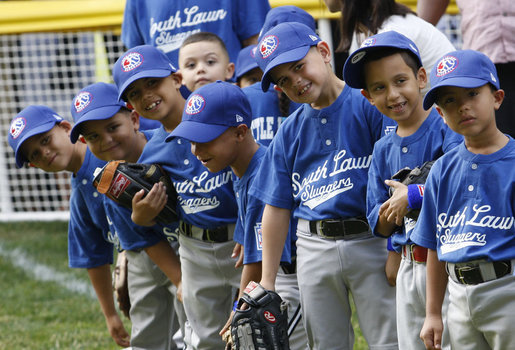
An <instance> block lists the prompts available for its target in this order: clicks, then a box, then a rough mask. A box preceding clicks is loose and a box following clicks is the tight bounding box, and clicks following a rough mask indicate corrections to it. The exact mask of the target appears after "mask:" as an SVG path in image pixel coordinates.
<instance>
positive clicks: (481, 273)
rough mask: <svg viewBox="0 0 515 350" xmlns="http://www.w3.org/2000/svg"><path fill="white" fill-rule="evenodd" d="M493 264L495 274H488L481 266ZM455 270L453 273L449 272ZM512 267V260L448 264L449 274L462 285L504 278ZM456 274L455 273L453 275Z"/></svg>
mask: <svg viewBox="0 0 515 350" xmlns="http://www.w3.org/2000/svg"><path fill="white" fill-rule="evenodd" d="M486 264H491V267H493V273H492V274H487V273H486V272H485V271H486V269H485V268H484V267H483V269H482V266H481V265H483V266H484V265H486ZM449 269H453V271H449ZM511 271H512V265H511V261H510V260H503V261H493V262H486V261H485V262H474V263H472V262H470V263H458V264H451V263H448V264H447V272H448V273H449V276H451V278H452V280H453V281H455V282H457V283H460V284H480V283H483V282H488V281H492V280H495V279H498V278H501V277H504V276H506V275H508V274H509V273H511ZM452 272H454V273H452Z"/></svg>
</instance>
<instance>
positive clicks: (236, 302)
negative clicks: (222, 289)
mask: <svg viewBox="0 0 515 350" xmlns="http://www.w3.org/2000/svg"><path fill="white" fill-rule="evenodd" d="M237 308H238V300H236V301H235V302H234V305H233V306H232V311H236V309H237Z"/></svg>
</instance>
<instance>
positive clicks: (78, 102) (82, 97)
mask: <svg viewBox="0 0 515 350" xmlns="http://www.w3.org/2000/svg"><path fill="white" fill-rule="evenodd" d="M91 100H92V96H91V94H90V93H89V92H87V91H83V92H81V93H79V94H78V95H77V97H75V101H74V102H73V106H74V107H75V110H76V111H77V112H82V111H83V110H84V108H86V107H87V106H88V105H89V104H90V103H91Z"/></svg>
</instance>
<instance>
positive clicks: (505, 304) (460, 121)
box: [411, 50, 515, 350]
mask: <svg viewBox="0 0 515 350" xmlns="http://www.w3.org/2000/svg"><path fill="white" fill-rule="evenodd" d="M503 99H504V91H503V90H500V88H499V78H498V77H497V72H496V69H495V66H494V64H493V63H492V61H491V60H490V59H489V58H488V57H487V56H486V55H484V54H483V53H480V52H477V51H473V50H464V51H453V52H450V53H448V54H446V55H445V56H443V57H442V58H441V59H440V60H439V61H438V63H437V64H436V65H435V66H434V68H433V70H432V71H431V90H429V92H428V93H427V95H426V96H425V98H424V108H426V109H429V108H431V106H432V105H433V103H436V106H437V107H436V109H437V110H438V112H439V113H440V115H441V116H442V117H443V118H444V120H445V122H446V123H447V125H448V126H449V127H450V128H451V129H452V130H454V131H455V132H457V133H459V134H461V135H463V136H464V139H465V141H464V142H463V143H461V144H460V145H459V146H458V147H455V148H454V149H452V150H451V151H449V152H447V153H446V154H444V155H443V156H442V157H440V158H439V159H438V160H437V161H436V162H435V163H434V165H433V167H432V168H431V172H430V173H429V177H428V179H427V182H426V187H425V192H424V201H423V202H422V210H421V212H420V216H419V218H418V222H417V225H416V226H415V229H414V232H413V233H412V235H411V239H412V241H413V242H414V243H416V244H419V245H421V246H424V247H427V248H429V251H428V256H427V301H426V320H425V322H424V327H423V328H422V331H421V333H420V336H421V338H422V339H423V340H424V344H425V345H426V348H427V349H439V348H440V347H441V337H442V327H443V325H442V313H441V309H442V301H443V298H444V294H445V290H446V286H447V289H448V291H449V307H448V312H447V325H448V328H449V334H450V340H451V347H452V348H453V349H463V350H468V349H509V348H511V347H513V344H515V334H514V333H513V332H510V331H508V330H509V329H512V328H513V324H514V323H515V312H514V311H515V288H514V287H515V276H514V269H513V266H514V262H515V260H514V259H515V225H514V221H515V218H514V216H515V187H514V183H515V167H514V164H515V141H514V140H513V139H512V138H511V137H509V136H508V135H505V134H503V133H502V132H501V131H500V130H499V129H498V128H497V126H496V122H495V111H496V110H497V109H499V107H500V106H501V103H502V102H503Z"/></svg>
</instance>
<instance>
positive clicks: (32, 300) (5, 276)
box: [0, 222, 368, 350]
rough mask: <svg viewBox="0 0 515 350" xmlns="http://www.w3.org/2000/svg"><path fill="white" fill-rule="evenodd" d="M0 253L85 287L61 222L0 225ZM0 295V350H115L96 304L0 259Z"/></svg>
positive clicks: (359, 342)
mask: <svg viewBox="0 0 515 350" xmlns="http://www.w3.org/2000/svg"><path fill="white" fill-rule="evenodd" d="M0 248H1V249H2V250H3V251H4V252H6V251H7V252H16V253H18V252H20V256H21V255H25V256H27V257H30V259H32V260H35V261H36V262H37V263H39V264H44V265H47V266H49V267H51V268H53V269H55V270H56V271H58V272H60V273H65V274H67V275H68V276H71V277H73V278H74V279H75V280H78V281H80V282H82V283H87V284H89V279H88V276H87V272H86V270H84V269H70V268H69V267H68V252H67V223H65V222H21V223H0ZM0 291H1V292H0V293H1V294H0V349H13V350H18V349H30V350H40V349H41V350H53V349H73V350H80V349H88V350H95V349H99V350H100V349H102V350H110V349H120V347H119V346H117V345H116V343H115V342H114V341H113V340H112V339H111V337H110V335H109V333H108V331H107V327H106V325H105V321H104V317H103V315H102V312H101V310H100V305H99V303H98V301H97V299H96V298H94V297H91V296H88V295H83V294H78V293H74V292H70V291H69V290H67V289H66V288H64V287H63V286H61V285H59V284H58V283H54V282H42V281H40V280H37V279H35V278H34V277H33V276H32V274H30V273H27V272H26V271H24V270H23V269H21V268H17V267H15V266H13V264H12V263H11V261H10V259H5V258H4V257H2V256H1V255H0ZM125 321H126V320H125ZM353 325H354V328H355V332H356V341H355V346H354V349H355V350H365V349H368V346H367V344H366V341H365V339H364V338H363V336H362V335H361V331H360V329H359V327H358V325H357V320H356V317H355V316H354V317H353ZM126 328H127V329H128V330H130V323H129V322H128V321H127V322H126Z"/></svg>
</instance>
